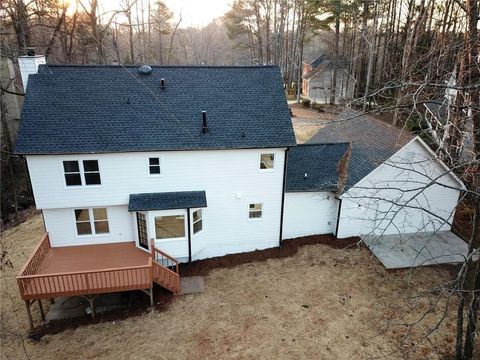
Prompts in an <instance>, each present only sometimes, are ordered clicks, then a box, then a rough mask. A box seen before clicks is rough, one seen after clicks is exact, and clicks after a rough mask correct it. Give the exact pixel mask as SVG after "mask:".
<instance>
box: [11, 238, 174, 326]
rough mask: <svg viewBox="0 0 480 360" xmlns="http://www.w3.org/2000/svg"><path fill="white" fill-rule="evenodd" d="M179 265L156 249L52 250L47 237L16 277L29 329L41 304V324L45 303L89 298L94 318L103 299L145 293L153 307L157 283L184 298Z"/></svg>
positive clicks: (105, 246) (112, 246)
mask: <svg viewBox="0 0 480 360" xmlns="http://www.w3.org/2000/svg"><path fill="white" fill-rule="evenodd" d="M179 274H180V273H179V269H178V262H177V260H175V259H174V258H172V257H171V256H169V255H168V254H165V253H164V252H162V251H161V250H159V249H157V248H155V246H154V243H153V241H152V243H151V253H147V252H145V251H143V250H140V249H138V248H137V247H136V246H135V243H134V242H133V241H132V242H125V243H114V244H101V245H85V246H67V247H57V248H52V247H51V245H50V239H49V236H48V233H45V234H44V236H43V237H42V239H41V241H40V243H39V244H38V246H37V247H36V249H35V250H34V252H33V254H32V256H30V258H29V259H28V260H27V262H26V263H25V265H24V266H23V268H22V270H21V271H20V274H19V275H18V276H17V282H18V289H19V291H20V296H21V298H22V299H23V300H24V301H25V305H26V309H27V315H28V321H29V324H30V329H31V330H33V328H34V326H33V320H32V314H31V311H30V306H31V304H32V302H34V301H37V302H38V305H39V309H40V313H41V316H42V319H43V320H45V314H44V311H43V307H42V301H41V300H42V299H48V298H51V299H53V298H56V297H60V296H84V297H86V298H87V299H88V301H89V302H90V306H91V308H92V316H95V307H94V297H95V295H98V294H103V293H113V292H121V291H130V290H142V291H144V292H145V293H147V294H148V295H149V296H150V304H151V306H153V283H154V282H155V283H157V284H159V285H160V286H163V287H164V288H166V289H168V290H170V291H172V292H173V293H174V294H179V293H180V275H179Z"/></svg>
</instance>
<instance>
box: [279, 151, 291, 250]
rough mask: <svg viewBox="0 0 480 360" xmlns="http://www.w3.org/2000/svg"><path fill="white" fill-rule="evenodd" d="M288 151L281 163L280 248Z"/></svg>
mask: <svg viewBox="0 0 480 360" xmlns="http://www.w3.org/2000/svg"><path fill="white" fill-rule="evenodd" d="M288 150H289V148H288V147H287V148H286V149H285V159H284V161H283V184H282V204H281V210H280V236H279V239H278V246H282V237H283V213H284V212H285V187H286V184H287V162H288Z"/></svg>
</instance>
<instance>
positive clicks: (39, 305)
mask: <svg viewBox="0 0 480 360" xmlns="http://www.w3.org/2000/svg"><path fill="white" fill-rule="evenodd" d="M37 302H38V310H40V316H41V317H42V321H45V311H43V305H42V300H40V299H38V300H37Z"/></svg>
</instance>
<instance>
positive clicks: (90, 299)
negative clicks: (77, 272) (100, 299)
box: [83, 295, 95, 319]
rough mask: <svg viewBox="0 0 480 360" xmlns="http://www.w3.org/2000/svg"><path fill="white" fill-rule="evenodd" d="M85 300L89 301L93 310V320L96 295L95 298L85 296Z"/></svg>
mask: <svg viewBox="0 0 480 360" xmlns="http://www.w3.org/2000/svg"><path fill="white" fill-rule="evenodd" d="M83 298H84V299H86V300H87V301H88V304H89V305H90V309H91V310H92V318H93V319H95V303H94V301H95V295H93V296H88V295H85V296H83Z"/></svg>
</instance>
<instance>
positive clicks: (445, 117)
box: [423, 72, 474, 162]
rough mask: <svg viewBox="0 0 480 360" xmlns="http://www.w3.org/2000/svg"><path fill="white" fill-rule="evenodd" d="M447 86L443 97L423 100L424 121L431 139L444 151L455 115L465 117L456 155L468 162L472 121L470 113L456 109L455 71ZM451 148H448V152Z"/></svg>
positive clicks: (453, 124)
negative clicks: (459, 145)
mask: <svg viewBox="0 0 480 360" xmlns="http://www.w3.org/2000/svg"><path fill="white" fill-rule="evenodd" d="M446 84H447V88H446V89H445V94H444V96H443V98H438V99H434V100H431V101H427V102H425V103H424V104H423V105H424V106H425V117H424V119H425V121H426V123H427V126H428V131H429V133H430V134H431V138H432V140H433V141H434V142H435V143H436V144H437V145H438V146H439V147H440V148H441V149H444V150H445V151H446V152H447V150H449V149H447V147H448V146H449V140H450V136H451V130H452V129H454V127H455V126H456V125H455V121H456V120H457V121H458V119H455V115H457V116H461V118H465V119H466V121H465V124H464V126H465V128H464V129H463V139H462V143H461V148H460V149H458V155H459V158H460V160H461V161H463V162H469V161H471V160H472V158H473V153H474V151H473V139H472V133H473V122H472V120H471V119H472V117H471V114H470V113H467V112H466V111H465V110H460V109H457V106H456V105H455V100H456V97H457V94H458V90H457V89H456V88H455V85H456V75H455V72H454V73H453V74H452V75H451V76H450V79H449V80H448V81H447V82H446ZM451 151H452V150H451V149H450V150H449V152H451Z"/></svg>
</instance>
